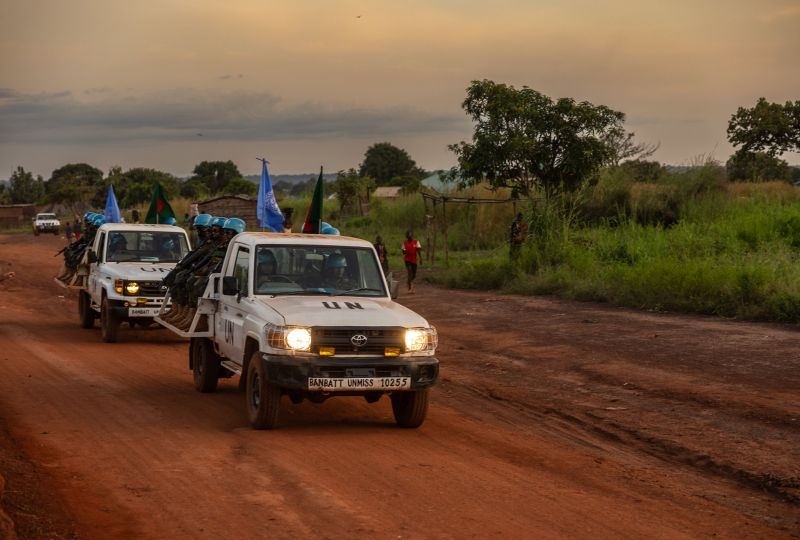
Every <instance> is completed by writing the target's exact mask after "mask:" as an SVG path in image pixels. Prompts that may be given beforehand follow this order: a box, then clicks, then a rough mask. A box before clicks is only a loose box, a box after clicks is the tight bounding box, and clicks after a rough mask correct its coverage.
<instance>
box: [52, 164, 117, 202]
mask: <svg viewBox="0 0 800 540" xmlns="http://www.w3.org/2000/svg"><path fill="white" fill-rule="evenodd" d="M103 185H104V184H103V171H101V170H100V169H98V168H96V167H92V166H91V165H88V164H86V163H70V164H68V165H64V166H63V167H61V168H59V169H56V170H55V171H53V174H52V175H51V176H50V180H48V181H47V182H46V183H45V189H46V191H47V198H48V199H49V200H50V201H51V202H60V203H63V204H67V205H74V204H75V203H78V202H84V201H88V200H91V199H92V198H93V197H94V196H95V194H96V193H97V191H98V189H101V188H102V187H103Z"/></svg>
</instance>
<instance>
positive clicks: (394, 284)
mask: <svg viewBox="0 0 800 540" xmlns="http://www.w3.org/2000/svg"><path fill="white" fill-rule="evenodd" d="M387 281H388V283H389V295H390V296H391V297H392V300H395V299H396V298H397V293H398V291H399V290H400V282H399V281H397V280H396V279H394V276H393V275H391V274H389V279H388V280H387Z"/></svg>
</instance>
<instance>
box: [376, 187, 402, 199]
mask: <svg viewBox="0 0 800 540" xmlns="http://www.w3.org/2000/svg"><path fill="white" fill-rule="evenodd" d="M401 189H402V188H401V187H400V186H381V187H378V188H375V191H373V192H372V196H373V197H375V198H376V199H389V200H393V199H397V198H398V197H399V196H400V190H401Z"/></svg>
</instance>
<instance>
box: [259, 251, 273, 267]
mask: <svg viewBox="0 0 800 540" xmlns="http://www.w3.org/2000/svg"><path fill="white" fill-rule="evenodd" d="M258 264H275V255H274V254H273V253H272V252H271V251H270V250H268V249H265V250H262V251H259V252H258Z"/></svg>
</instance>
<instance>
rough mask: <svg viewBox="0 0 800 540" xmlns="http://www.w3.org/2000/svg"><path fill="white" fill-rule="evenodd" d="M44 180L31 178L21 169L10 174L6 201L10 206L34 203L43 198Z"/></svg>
mask: <svg viewBox="0 0 800 540" xmlns="http://www.w3.org/2000/svg"><path fill="white" fill-rule="evenodd" d="M44 194H45V189H44V179H43V178H42V177H41V176H37V177H36V178H35V179H34V178H33V174H32V173H30V172H28V171H26V170H25V169H23V168H22V167H17V170H16V171H14V172H13V173H12V174H11V178H10V179H9V188H8V200H9V202H10V203H11V204H22V203H35V202H37V201H40V200H41V199H42V198H44Z"/></svg>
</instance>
